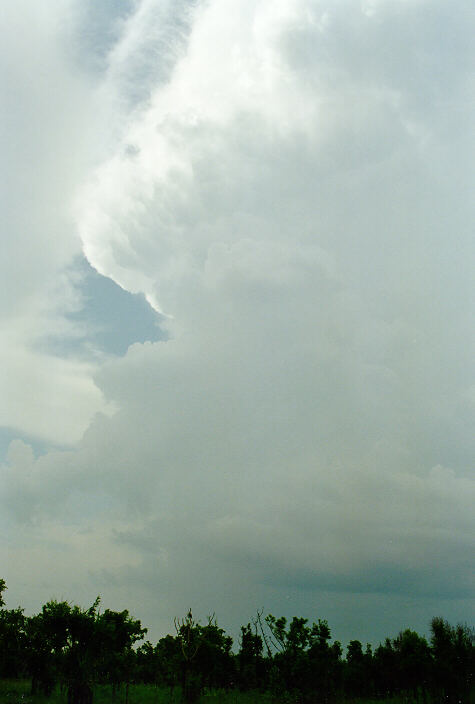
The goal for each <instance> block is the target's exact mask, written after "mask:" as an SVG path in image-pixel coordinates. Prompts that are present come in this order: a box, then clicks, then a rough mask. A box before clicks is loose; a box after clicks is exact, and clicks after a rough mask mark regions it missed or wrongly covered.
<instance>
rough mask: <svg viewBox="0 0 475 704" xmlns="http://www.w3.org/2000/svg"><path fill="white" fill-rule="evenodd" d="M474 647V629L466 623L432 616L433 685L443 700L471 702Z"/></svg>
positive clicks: (435, 691) (440, 699)
mask: <svg viewBox="0 0 475 704" xmlns="http://www.w3.org/2000/svg"><path fill="white" fill-rule="evenodd" d="M473 646H474V632H473V629H470V628H469V627H468V626H466V625H462V624H459V625H457V626H451V625H450V624H449V623H448V622H447V621H445V620H444V619H443V618H440V617H436V618H433V619H432V621H431V650H432V656H433V670H432V685H433V694H434V696H435V698H436V699H438V700H439V701H444V702H448V704H451V703H452V702H462V704H464V703H465V702H469V700H470V692H471V689H472V687H473V672H474V664H475V663H474V647H473Z"/></svg>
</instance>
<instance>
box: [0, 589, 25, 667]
mask: <svg viewBox="0 0 475 704" xmlns="http://www.w3.org/2000/svg"><path fill="white" fill-rule="evenodd" d="M6 588H7V586H6V584H5V580H4V579H0V677H12V678H15V677H21V676H23V675H24V674H25V652H24V651H25V647H26V634H25V616H24V614H23V609H21V608H20V607H18V608H17V609H4V608H3V606H5V601H4V599H3V596H2V594H3V592H4V591H5V590H6Z"/></svg>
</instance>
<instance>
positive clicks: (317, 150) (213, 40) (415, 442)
mask: <svg viewBox="0 0 475 704" xmlns="http://www.w3.org/2000/svg"><path fill="white" fill-rule="evenodd" d="M0 14H1V22H0V35H1V36H0V67H1V68H0V91H1V96H2V97H1V102H2V110H1V114H0V144H1V149H2V158H1V160H0V164H1V166H0V169H1V170H2V172H3V173H2V177H1V184H2V185H1V187H0V198H1V213H2V219H1V231H0V236H1V247H2V257H1V258H0V266H1V268H2V272H1V280H2V296H1V298H0V315H1V326H0V340H1V341H0V357H1V367H2V375H1V387H0V426H1V427H0V458H1V464H0V506H1V508H0V565H1V574H0V576H1V577H2V578H4V579H5V580H6V582H7V586H8V592H7V593H6V597H7V605H8V606H9V607H10V608H13V607H15V606H17V605H18V604H21V605H22V606H23V607H24V608H25V609H26V612H27V613H34V612H35V611H37V610H39V609H40V607H41V605H42V604H43V603H45V602H46V601H48V600H49V599H51V598H56V599H67V600H69V601H71V602H72V603H79V604H81V605H83V606H87V605H89V604H91V603H92V602H93V601H94V599H95V597H96V596H97V594H100V595H101V597H102V600H103V604H104V607H107V608H112V609H120V610H122V609H125V608H127V609H129V611H130V612H131V614H132V615H133V616H134V617H135V618H140V619H141V620H142V623H143V624H144V625H146V626H148V627H149V633H148V638H149V639H150V640H152V641H154V642H155V641H156V640H157V639H158V638H160V637H161V636H163V635H165V634H166V633H168V632H173V619H174V617H182V616H183V615H184V614H185V613H186V612H187V610H188V608H190V607H191V608H192V609H193V613H194V615H195V616H196V618H198V619H201V620H202V621H204V622H206V618H207V616H208V615H209V614H212V613H215V614H216V617H217V620H218V623H219V624H220V625H221V626H222V627H223V628H225V629H226V630H227V631H228V632H230V633H232V634H233V635H237V634H238V632H239V626H240V625H242V624H245V623H247V622H248V621H250V620H251V619H252V618H253V617H254V616H255V614H256V610H257V609H264V613H273V614H274V615H276V616H279V615H286V616H287V617H292V616H294V615H296V616H304V617H307V618H309V619H310V621H312V620H317V619H318V618H323V619H327V620H328V622H329V626H330V628H331V631H332V635H333V637H334V638H338V639H339V640H340V641H342V642H343V643H345V642H347V641H348V640H350V639H352V638H358V639H359V640H361V641H362V642H363V643H364V642H366V641H369V642H371V643H373V644H377V643H378V642H380V641H381V640H384V638H385V637H386V636H392V637H395V636H396V635H397V633H398V632H399V631H400V630H401V629H403V628H408V627H410V628H413V629H415V630H417V631H418V632H420V633H426V634H428V633H429V621H430V619H431V617H433V616H436V615H440V616H443V617H444V618H446V619H448V620H449V621H450V622H452V623H457V622H459V621H462V622H473V617H474V609H473V603H474V602H473V596H474V592H473V588H474V582H473V554H474V535H475V531H474V520H473V506H474V505H475V496H474V494H475V492H474V482H473V479H474V475H473V471H472V469H473V459H474V456H475V453H474V433H473V427H474V424H473V421H474V415H473V409H474V402H475V384H474V376H473V362H472V359H473V351H474V337H473V330H474V321H473V313H474V310H475V305H474V304H475V301H474V289H473V281H472V276H471V272H472V270H473V259H474V249H473V239H472V237H471V234H472V232H471V225H472V223H473V216H474V213H473V202H474V199H473V193H472V191H473V185H474V183H475V178H474V177H475V174H474V163H475V160H474V156H475V154H474V151H475V150H474V132H473V121H474V81H473V75H474V51H475V50H474V44H473V29H474V24H475V13H474V8H473V3H472V2H471V0H458V2H457V3H455V4H454V3H452V2H449V1H448V0H273V2H268V1H267V0H120V1H115V2H113V1H112V0H102V1H101V2H100V3H97V2H94V0H49V2H48V3H38V2H34V1H33V0H3V2H2V7H1V10H0Z"/></svg>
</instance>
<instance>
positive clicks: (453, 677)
mask: <svg viewBox="0 0 475 704" xmlns="http://www.w3.org/2000/svg"><path fill="white" fill-rule="evenodd" d="M5 589H6V585H5V581H4V580H0V603H1V606H0V704H7V702H8V704H20V702H21V703H22V704H45V703H46V702H50V703H51V704H92V700H93V696H94V698H95V704H109V703H110V704H162V702H163V703H164V702H175V703H176V704H178V702H183V701H184V702H186V703H187V704H198V703H199V702H201V704H203V702H211V701H213V702H216V703H218V702H223V703H226V704H231V703H233V704H244V703H246V704H247V703H250V702H256V703H257V702H269V704H270V702H272V704H307V703H308V704H310V702H321V703H322V704H331V703H332V702H341V701H344V700H345V699H347V700H352V701H353V700H357V701H360V702H361V701H366V702H368V701H369V700H377V701H379V702H380V703H381V702H383V701H388V702H389V701H391V702H393V704H396V702H398V703H399V702H400V703H401V704H402V702H404V704H409V703H410V702H414V703H415V704H439V703H440V704H442V702H443V704H471V702H472V701H473V679H472V678H473V670H474V647H473V646H474V632H473V630H471V629H470V628H468V626H463V625H458V626H451V625H450V624H449V623H448V622H447V621H445V620H444V619H442V618H434V619H433V620H432V622H431V639H430V643H428V642H427V641H426V639H425V638H423V637H421V636H420V635H418V634H417V633H416V632H415V631H412V630H410V629H406V630H404V631H401V632H400V633H399V635H398V636H397V637H396V638H393V639H392V640H391V639H389V638H387V639H386V640H385V642H384V643H383V644H380V645H379V646H378V647H377V648H376V649H375V651H374V653H373V651H372V648H371V646H370V645H367V646H366V648H363V645H362V644H361V642H360V641H358V640H352V641H350V643H349V644H348V647H347V652H346V658H345V659H343V655H342V648H341V645H340V643H339V642H338V641H335V642H332V640H331V631H330V628H329V626H328V623H327V622H326V621H325V620H323V619H319V620H317V621H316V622H313V623H312V624H310V623H309V621H308V620H307V619H305V618H299V617H296V616H294V617H293V618H292V620H291V621H290V622H289V621H287V619H286V617H284V616H280V617H278V618H276V617H275V616H273V615H272V614H269V615H268V616H267V617H266V618H265V619H262V618H261V617H262V612H257V617H256V619H254V621H253V622H252V623H248V624H247V625H246V626H243V627H242V628H241V637H240V642H239V650H238V652H237V653H236V654H234V653H233V652H232V639H231V638H230V637H229V636H228V635H226V633H225V631H224V630H223V629H222V628H220V627H219V626H218V624H217V622H216V619H215V618H214V616H213V617H209V618H208V621H207V623H206V625H202V624H201V623H200V622H199V621H196V620H195V619H194V618H193V615H192V613H191V610H190V611H189V612H188V614H187V615H186V616H185V618H183V619H181V620H175V631H176V633H175V635H170V634H169V635H167V636H165V637H164V638H161V639H160V640H159V642H158V643H157V644H156V645H155V646H154V645H153V644H152V643H150V642H146V643H144V644H143V645H141V646H139V647H137V644H138V642H139V641H140V640H142V639H143V637H144V635H145V633H146V629H145V628H142V626H141V623H140V621H138V620H135V619H133V618H131V617H130V615H129V612H128V611H127V610H124V611H120V612H118V611H112V610H110V609H106V610H105V611H104V612H103V613H100V610H99V598H98V599H96V601H95V602H94V604H92V606H90V607H89V608H87V609H83V608H81V607H79V606H73V605H71V604H70V603H69V602H66V601H60V602H58V601H49V602H48V603H46V604H45V605H44V606H43V607H42V609H41V611H40V612H39V613H38V614H36V615H34V616H31V617H26V616H25V615H24V613H23V609H21V608H20V607H18V608H17V609H6V608H4V607H5V603H4V600H3V596H2V595H3V593H4V591H5ZM264 647H265V650H266V652H264ZM26 676H28V677H30V678H31V685H28V688H26V686H25V681H24V680H23V681H21V680H16V679H15V680H14V679H12V678H21V677H26ZM129 685H131V686H130V687H129ZM471 697H472V700H471Z"/></svg>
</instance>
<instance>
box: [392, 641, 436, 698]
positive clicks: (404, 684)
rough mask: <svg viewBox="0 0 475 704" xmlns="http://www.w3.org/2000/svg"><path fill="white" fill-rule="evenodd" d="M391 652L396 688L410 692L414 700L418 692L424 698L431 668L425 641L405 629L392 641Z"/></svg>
mask: <svg viewBox="0 0 475 704" xmlns="http://www.w3.org/2000/svg"><path fill="white" fill-rule="evenodd" d="M393 650H394V654H395V658H394V661H395V662H394V664H395V670H396V677H397V682H398V688H399V689H402V690H403V691H405V692H411V693H412V696H413V697H414V699H417V696H418V691H419V690H421V692H422V694H423V696H425V692H426V689H427V686H428V683H429V676H430V667H431V658H430V650H429V646H428V644H427V641H426V639H425V638H422V637H421V636H419V635H418V634H417V633H416V632H415V631H411V630H410V629H406V630H405V631H402V632H401V633H400V634H399V635H398V637H397V638H395V639H394V640H393Z"/></svg>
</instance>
